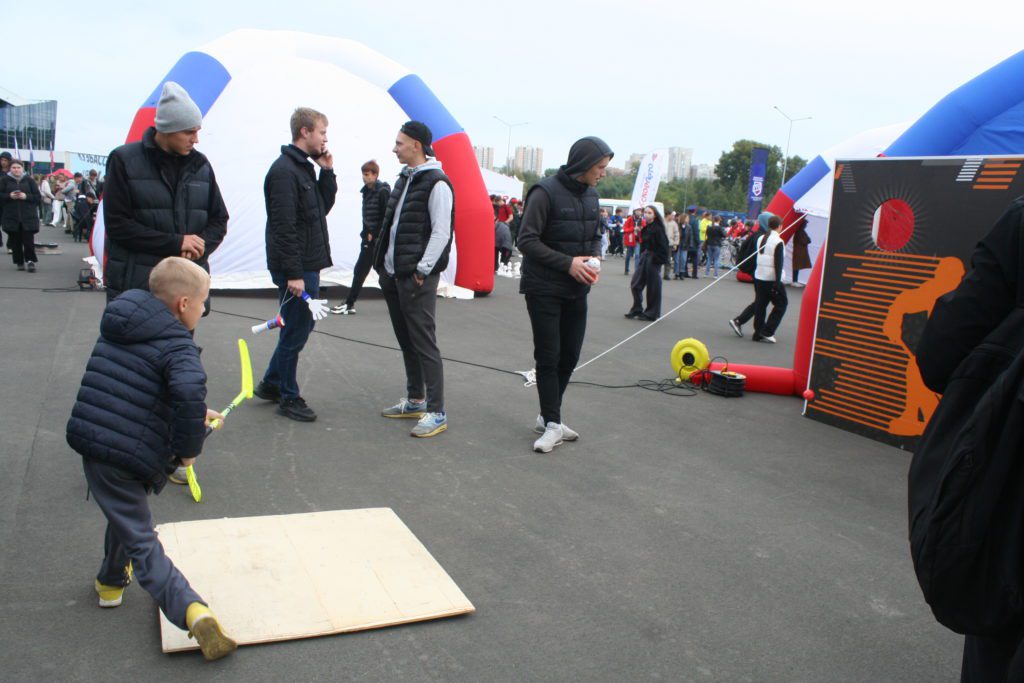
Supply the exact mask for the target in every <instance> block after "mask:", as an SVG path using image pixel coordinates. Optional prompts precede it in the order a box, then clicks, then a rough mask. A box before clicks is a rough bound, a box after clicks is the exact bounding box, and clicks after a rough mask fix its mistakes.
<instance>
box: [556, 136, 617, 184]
mask: <svg viewBox="0 0 1024 683" xmlns="http://www.w3.org/2000/svg"><path fill="white" fill-rule="evenodd" d="M613 156H615V152H613V151H612V148H611V147H609V146H608V144H607V143H606V142H605V141H604V140H602V139H601V138H598V137H594V136H593V135H590V136H587V137H585V138H580V139H579V140H577V141H576V142H574V143H573V145H572V148H570V149H569V159H568V161H566V162H565V165H564V166H562V167H561V168H560V169H559V170H560V171H563V172H565V174H566V175H568V176H569V177H570V178H574V179H575V178H576V176H578V175H581V174H583V173H586V172H587V171H589V170H590V167H591V166H593V165H594V164H596V163H597V162H599V161H601V159H603V158H605V157H613Z"/></svg>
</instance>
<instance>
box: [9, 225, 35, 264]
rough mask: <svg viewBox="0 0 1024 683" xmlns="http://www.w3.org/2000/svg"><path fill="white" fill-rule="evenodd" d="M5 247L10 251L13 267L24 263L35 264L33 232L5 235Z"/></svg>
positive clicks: (22, 231)
mask: <svg viewBox="0 0 1024 683" xmlns="http://www.w3.org/2000/svg"><path fill="white" fill-rule="evenodd" d="M7 247H8V248H9V249H10V250H11V258H12V259H14V265H16V266H18V265H21V264H22V263H25V262H26V261H30V262H32V263H35V262H36V260H37V259H36V234H35V233H34V232H25V231H24V230H18V231H17V232H10V233H7Z"/></svg>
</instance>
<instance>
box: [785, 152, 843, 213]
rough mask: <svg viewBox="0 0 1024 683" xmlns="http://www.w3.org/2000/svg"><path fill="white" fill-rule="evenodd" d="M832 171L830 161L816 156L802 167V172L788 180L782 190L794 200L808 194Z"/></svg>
mask: <svg viewBox="0 0 1024 683" xmlns="http://www.w3.org/2000/svg"><path fill="white" fill-rule="evenodd" d="M830 172H831V169H830V168H829V167H828V163H827V162H826V161H825V160H824V159H822V158H821V157H820V156H817V157H814V159H813V160H811V163H809V164H807V165H806V166H804V167H803V168H802V169H800V172H799V173H797V174H796V175H795V176H793V177H792V178H790V179H789V180H787V181H786V184H785V185H783V186H782V188H781V190H780V192H782V193H783V194H785V195H786V196H787V197H789V198H791V199H792V200H793V201H794V202H795V201H798V200H799V199H800V198H801V197H803V196H804V195H805V194H807V193H808V192H809V191H810V189H811V188H812V187H814V186H815V185H817V184H818V181H819V180H821V179H822V178H824V177H825V176H826V175H828V174H829V173H830Z"/></svg>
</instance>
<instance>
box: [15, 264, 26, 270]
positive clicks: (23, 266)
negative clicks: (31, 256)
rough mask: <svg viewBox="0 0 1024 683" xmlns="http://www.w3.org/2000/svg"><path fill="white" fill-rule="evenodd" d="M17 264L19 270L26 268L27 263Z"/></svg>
mask: <svg viewBox="0 0 1024 683" xmlns="http://www.w3.org/2000/svg"><path fill="white" fill-rule="evenodd" d="M15 265H16V266H17V267H18V270H25V264H24V263H16V264H15Z"/></svg>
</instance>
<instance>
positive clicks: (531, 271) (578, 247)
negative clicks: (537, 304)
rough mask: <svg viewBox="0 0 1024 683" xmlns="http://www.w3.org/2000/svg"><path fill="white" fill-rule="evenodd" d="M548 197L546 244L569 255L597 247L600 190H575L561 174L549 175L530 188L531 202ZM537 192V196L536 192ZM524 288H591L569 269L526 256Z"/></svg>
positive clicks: (559, 291) (562, 291)
mask: <svg viewBox="0 0 1024 683" xmlns="http://www.w3.org/2000/svg"><path fill="white" fill-rule="evenodd" d="M540 193H543V194H544V195H546V196H547V198H548V206H549V208H548V221H547V224H546V225H545V226H544V229H543V231H542V232H541V234H540V240H541V242H543V243H544V244H545V245H547V246H548V247H550V248H551V249H554V250H555V251H558V252H561V253H563V254H566V255H568V256H574V257H575V256H587V255H590V254H593V253H594V251H595V246H596V242H599V241H600V235H599V233H598V215H599V213H600V206H599V198H598V195H597V190H595V189H594V188H592V187H588V188H587V189H586V190H585V191H584V192H583V193H582V194H577V193H575V192H572V191H571V190H570V189H569V188H567V187H566V186H565V185H564V184H563V183H562V181H561V180H559V178H558V176H557V175H553V176H548V177H547V178H544V179H543V180H541V181H540V182H539V183H537V184H536V185H535V186H534V187H533V188H531V189H530V192H529V196H528V197H527V204H529V202H531V201H541V200H542V197H540V196H539V194H540ZM535 195H536V196H535ZM520 291H521V292H523V293H524V294H539V295H544V296H560V297H577V296H580V295H583V294H586V293H587V292H589V291H590V287H589V286H588V285H583V284H580V283H579V282H576V280H574V279H573V278H572V276H571V275H569V273H567V272H562V271H557V270H553V269H551V268H548V267H547V266H545V265H544V264H542V263H539V262H537V261H536V260H532V259H530V258H526V259H524V260H523V278H522V280H521V281H520Z"/></svg>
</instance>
